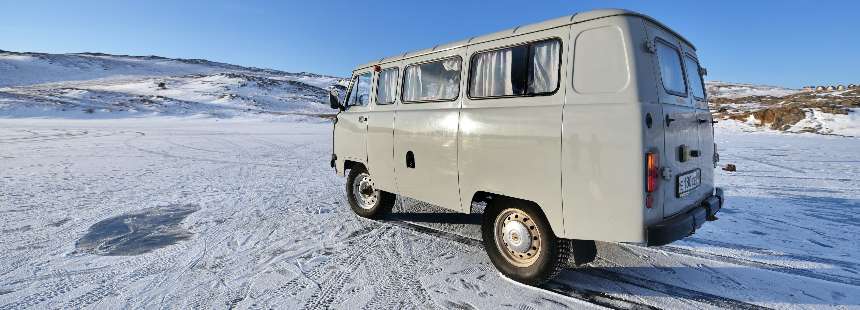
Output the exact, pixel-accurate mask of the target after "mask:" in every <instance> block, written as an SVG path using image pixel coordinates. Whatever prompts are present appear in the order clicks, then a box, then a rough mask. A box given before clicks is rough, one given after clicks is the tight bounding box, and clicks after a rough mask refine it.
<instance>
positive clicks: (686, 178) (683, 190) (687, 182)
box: [678, 169, 702, 197]
mask: <svg viewBox="0 0 860 310" xmlns="http://www.w3.org/2000/svg"><path fill="white" fill-rule="evenodd" d="M701 182H702V170H699V169H696V170H693V171H690V172H687V173H684V174H682V175H679V176H678V197H684V196H686V195H687V193H689V192H690V191H692V190H694V189H696V188H697V187H699V183H701Z"/></svg>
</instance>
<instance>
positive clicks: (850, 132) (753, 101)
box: [706, 82, 860, 137]
mask: <svg viewBox="0 0 860 310" xmlns="http://www.w3.org/2000/svg"><path fill="white" fill-rule="evenodd" d="M706 84H707V86H706V87H707V89H708V95H709V97H710V98H709V99H708V102H709V104H710V106H711V111H712V112H713V113H714V117H715V118H716V119H719V120H721V123H720V124H718V126H719V127H724V128H732V129H740V130H742V131H761V130H773V131H782V132H792V133H817V134H826V135H841V136H852V137H860V89H859V88H855V89H849V90H842V91H821V92H813V91H800V90H793V89H787V88H779V87H773V86H756V85H750V84H731V83H725V82H708V83H706Z"/></svg>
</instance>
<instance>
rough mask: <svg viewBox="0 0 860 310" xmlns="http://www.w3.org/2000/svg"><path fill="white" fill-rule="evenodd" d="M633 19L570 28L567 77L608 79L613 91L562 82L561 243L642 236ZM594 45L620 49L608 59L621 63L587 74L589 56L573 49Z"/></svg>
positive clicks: (603, 20) (605, 20) (619, 18)
mask: <svg viewBox="0 0 860 310" xmlns="http://www.w3.org/2000/svg"><path fill="white" fill-rule="evenodd" d="M635 20H636V19H635V18H632V17H624V16H617V17H608V18H601V19H598V20H594V21H591V22H588V23H582V24H575V25H573V26H571V29H570V31H571V37H572V38H575V39H574V42H573V52H572V55H571V56H572V59H573V70H574V71H573V72H574V73H573V74H574V75H577V74H584V75H586V76H592V75H593V76H597V77H596V78H597V79H602V80H607V81H608V80H615V81H614V82H612V83H611V84H612V85H616V86H618V87H614V89H611V90H604V91H590V88H586V87H581V85H585V84H580V85H578V86H580V87H578V88H577V87H574V84H573V83H572V82H571V81H567V82H566V83H565V84H564V85H565V87H567V88H568V91H567V99H566V103H565V106H564V112H563V118H564V124H563V131H562V156H561V158H562V161H561V171H562V188H563V191H562V196H563V201H564V218H565V231H566V236H565V238H574V239H585V240H604V241H633V242H639V241H643V240H644V237H645V236H644V229H643V228H644V226H643V211H642V209H643V208H644V207H643V186H644V185H643V178H642V177H641V176H642V171H643V169H644V168H643V167H644V166H643V165H644V161H643V156H644V155H643V149H644V146H643V144H642V139H641V137H642V135H643V133H642V130H643V129H642V127H643V121H642V119H643V117H642V111H641V105H642V104H643V103H642V102H640V96H641V95H640V93H639V91H640V90H639V88H638V87H637V86H636V85H638V82H639V80H640V79H642V78H643V77H642V76H641V73H640V67H641V66H640V65H639V63H638V60H637V59H636V58H635V57H632V56H635V55H637V52H638V51H637V49H638V48H640V46H641V45H639V44H635V42H637V41H636V40H635V38H634V37H633V35H635V34H636V33H631V32H632V30H631V28H635ZM619 30H620V32H619ZM640 32H641V31H640ZM594 45H598V46H600V45H603V46H614V47H616V48H622V49H623V52H621V53H615V55H623V57H624V58H626V59H624V60H620V61H622V62H623V66H621V67H617V68H615V69H614V70H610V71H603V70H600V68H599V67H594V68H591V69H590V70H589V68H590V65H589V64H588V63H589V62H591V61H592V60H591V57H592V56H593V55H591V54H589V53H583V52H579V51H577V49H578V48H589V49H590V48H594ZM598 48H599V47H598ZM578 69H583V70H578ZM619 72H620V73H619ZM604 74H608V75H609V76H602V75H604ZM645 78H646V80H650V77H645ZM583 79H584V78H583ZM573 80H581V79H578V78H577V77H574V79H573ZM625 80H629V82H627V81H625ZM598 90H600V89H599V87H598Z"/></svg>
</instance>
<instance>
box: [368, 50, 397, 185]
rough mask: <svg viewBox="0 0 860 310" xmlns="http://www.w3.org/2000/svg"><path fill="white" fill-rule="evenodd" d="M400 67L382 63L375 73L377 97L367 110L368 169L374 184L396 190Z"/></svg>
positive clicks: (375, 93) (375, 92)
mask: <svg viewBox="0 0 860 310" xmlns="http://www.w3.org/2000/svg"><path fill="white" fill-rule="evenodd" d="M399 86H400V68H399V67H396V66H389V65H386V66H382V67H380V70H379V72H377V73H376V86H375V87H374V95H373V97H374V100H373V104H372V105H371V107H370V111H368V112H367V113H366V114H365V123H366V124H367V170H368V171H369V172H370V175H372V176H373V182H374V184H373V186H374V188H377V189H381V190H384V191H387V192H391V193H396V192H397V188H396V186H395V182H394V166H395V162H394V158H393V153H394V116H395V111H394V110H395V107H396V104H397V103H398V101H399V100H397V94H398V92H397V89H398V88H399Z"/></svg>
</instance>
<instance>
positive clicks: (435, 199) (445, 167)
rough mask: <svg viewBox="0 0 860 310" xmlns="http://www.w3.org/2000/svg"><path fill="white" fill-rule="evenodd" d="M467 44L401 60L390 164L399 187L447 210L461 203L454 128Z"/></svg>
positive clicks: (458, 110) (407, 193) (456, 120)
mask: <svg viewBox="0 0 860 310" xmlns="http://www.w3.org/2000/svg"><path fill="white" fill-rule="evenodd" d="M464 53H465V48H457V49H450V50H446V51H442V52H438V53H432V54H429V55H423V56H418V57H415V58H411V59H409V60H408V61H407V62H404V69H403V77H402V81H403V82H402V83H403V86H402V87H401V94H400V99H401V101H402V104H400V105H399V106H398V107H397V117H396V119H395V120H394V163H395V170H394V174H395V178H396V182H397V189H398V192H399V193H400V194H402V195H404V196H407V197H411V198H415V199H418V200H421V201H425V202H428V203H431V204H434V205H437V206H440V207H443V208H446V209H451V210H458V209H459V205H460V197H459V188H458V179H457V127H458V125H459V124H458V118H459V113H460V102H461V100H462V96H461V93H462V91H461V89H462V87H461V81H462V79H463V75H464V74H463V56H464V55H463V54H464Z"/></svg>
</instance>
